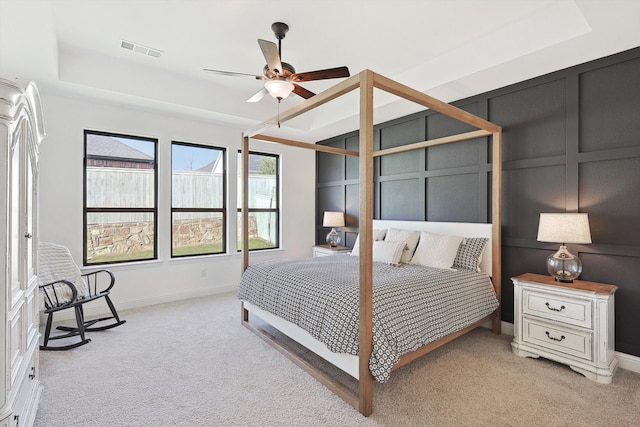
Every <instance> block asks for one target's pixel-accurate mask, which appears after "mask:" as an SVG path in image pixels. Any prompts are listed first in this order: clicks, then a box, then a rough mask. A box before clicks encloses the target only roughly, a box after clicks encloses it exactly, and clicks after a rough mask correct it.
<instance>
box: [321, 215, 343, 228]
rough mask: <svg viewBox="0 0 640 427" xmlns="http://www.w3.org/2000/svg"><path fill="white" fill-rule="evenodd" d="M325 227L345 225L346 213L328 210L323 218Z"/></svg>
mask: <svg viewBox="0 0 640 427" xmlns="http://www.w3.org/2000/svg"><path fill="white" fill-rule="evenodd" d="M322 226H323V227H344V214H343V213H342V212H331V211H326V212H325V213H324V218H323V220H322Z"/></svg>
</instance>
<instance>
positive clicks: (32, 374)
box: [29, 366, 36, 380]
mask: <svg viewBox="0 0 640 427" xmlns="http://www.w3.org/2000/svg"><path fill="white" fill-rule="evenodd" d="M35 377H36V367H35V366H32V367H31V373H30V374H29V379H30V380H32V379H34V378H35Z"/></svg>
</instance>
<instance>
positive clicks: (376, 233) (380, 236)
mask: <svg viewBox="0 0 640 427" xmlns="http://www.w3.org/2000/svg"><path fill="white" fill-rule="evenodd" d="M386 234H387V229H386V228H383V229H381V230H375V229H374V230H373V241H374V242H377V241H380V240H384V236H385V235H386ZM359 254H360V233H358V237H356V242H355V243H354V244H353V249H352V250H351V255H352V256H358V255H359Z"/></svg>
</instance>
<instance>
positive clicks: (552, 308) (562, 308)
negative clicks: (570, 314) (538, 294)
mask: <svg viewBox="0 0 640 427" xmlns="http://www.w3.org/2000/svg"><path fill="white" fill-rule="evenodd" d="M544 305H546V306H547V308H548V309H549V310H551V311H562V310H564V309H565V308H567V307H565V306H564V305H563V306H561V307H560V308H555V307H551V306H550V305H549V303H548V302H545V303H544Z"/></svg>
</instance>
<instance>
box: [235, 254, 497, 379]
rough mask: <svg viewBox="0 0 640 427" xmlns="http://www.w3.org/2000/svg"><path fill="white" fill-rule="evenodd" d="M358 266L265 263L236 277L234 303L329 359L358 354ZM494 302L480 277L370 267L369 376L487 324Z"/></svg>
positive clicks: (345, 261) (344, 261) (340, 260)
mask: <svg viewBox="0 0 640 427" xmlns="http://www.w3.org/2000/svg"><path fill="white" fill-rule="evenodd" d="M358 277H359V258H358V257H355V256H332V257H317V258H297V259H286V260H270V261H265V262H261V263H257V264H253V265H251V266H249V267H248V269H247V270H246V271H245V272H244V274H243V275H242V279H241V281H240V285H239V288H238V298H239V299H240V300H243V301H248V302H250V303H252V304H254V305H256V306H257V307H260V308H261V309H263V310H265V311H268V312H270V313H272V314H274V315H276V316H279V317H281V318H283V319H285V320H287V321H289V322H292V323H294V324H295V325H297V326H299V327H300V328H302V329H304V330H305V331H307V332H308V333H309V334H311V335H312V336H313V337H314V338H315V339H317V340H318V341H320V342H322V343H324V344H325V345H326V346H327V348H328V349H329V350H330V351H332V352H336V353H347V354H352V355H357V354H358V313H359V280H358ZM497 307H498V301H497V299H496V295H495V292H494V289H493V285H492V284H491V280H490V279H489V277H488V275H487V274H486V273H481V272H476V271H471V270H447V269H435V268H428V267H423V266H419V265H413V264H403V265H400V266H392V265H388V264H384V263H380V262H374V263H373V351H372V353H371V355H370V358H369V368H370V370H371V374H372V375H373V377H374V378H375V379H376V381H378V382H386V381H388V380H389V377H390V374H391V369H392V367H393V365H394V364H395V363H397V362H398V360H399V358H400V357H401V356H402V355H403V354H406V353H409V352H411V351H414V350H417V349H418V348H420V347H421V346H423V345H425V344H428V343H430V342H432V341H436V340H438V339H440V338H442V337H444V336H446V335H449V334H451V333H453V332H456V331H459V330H461V329H464V328H465V327H467V326H469V325H471V324H473V323H475V322H477V321H479V320H481V319H483V318H485V317H487V316H488V315H490V314H491V313H493V312H494V311H495V309H496V308H497Z"/></svg>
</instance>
